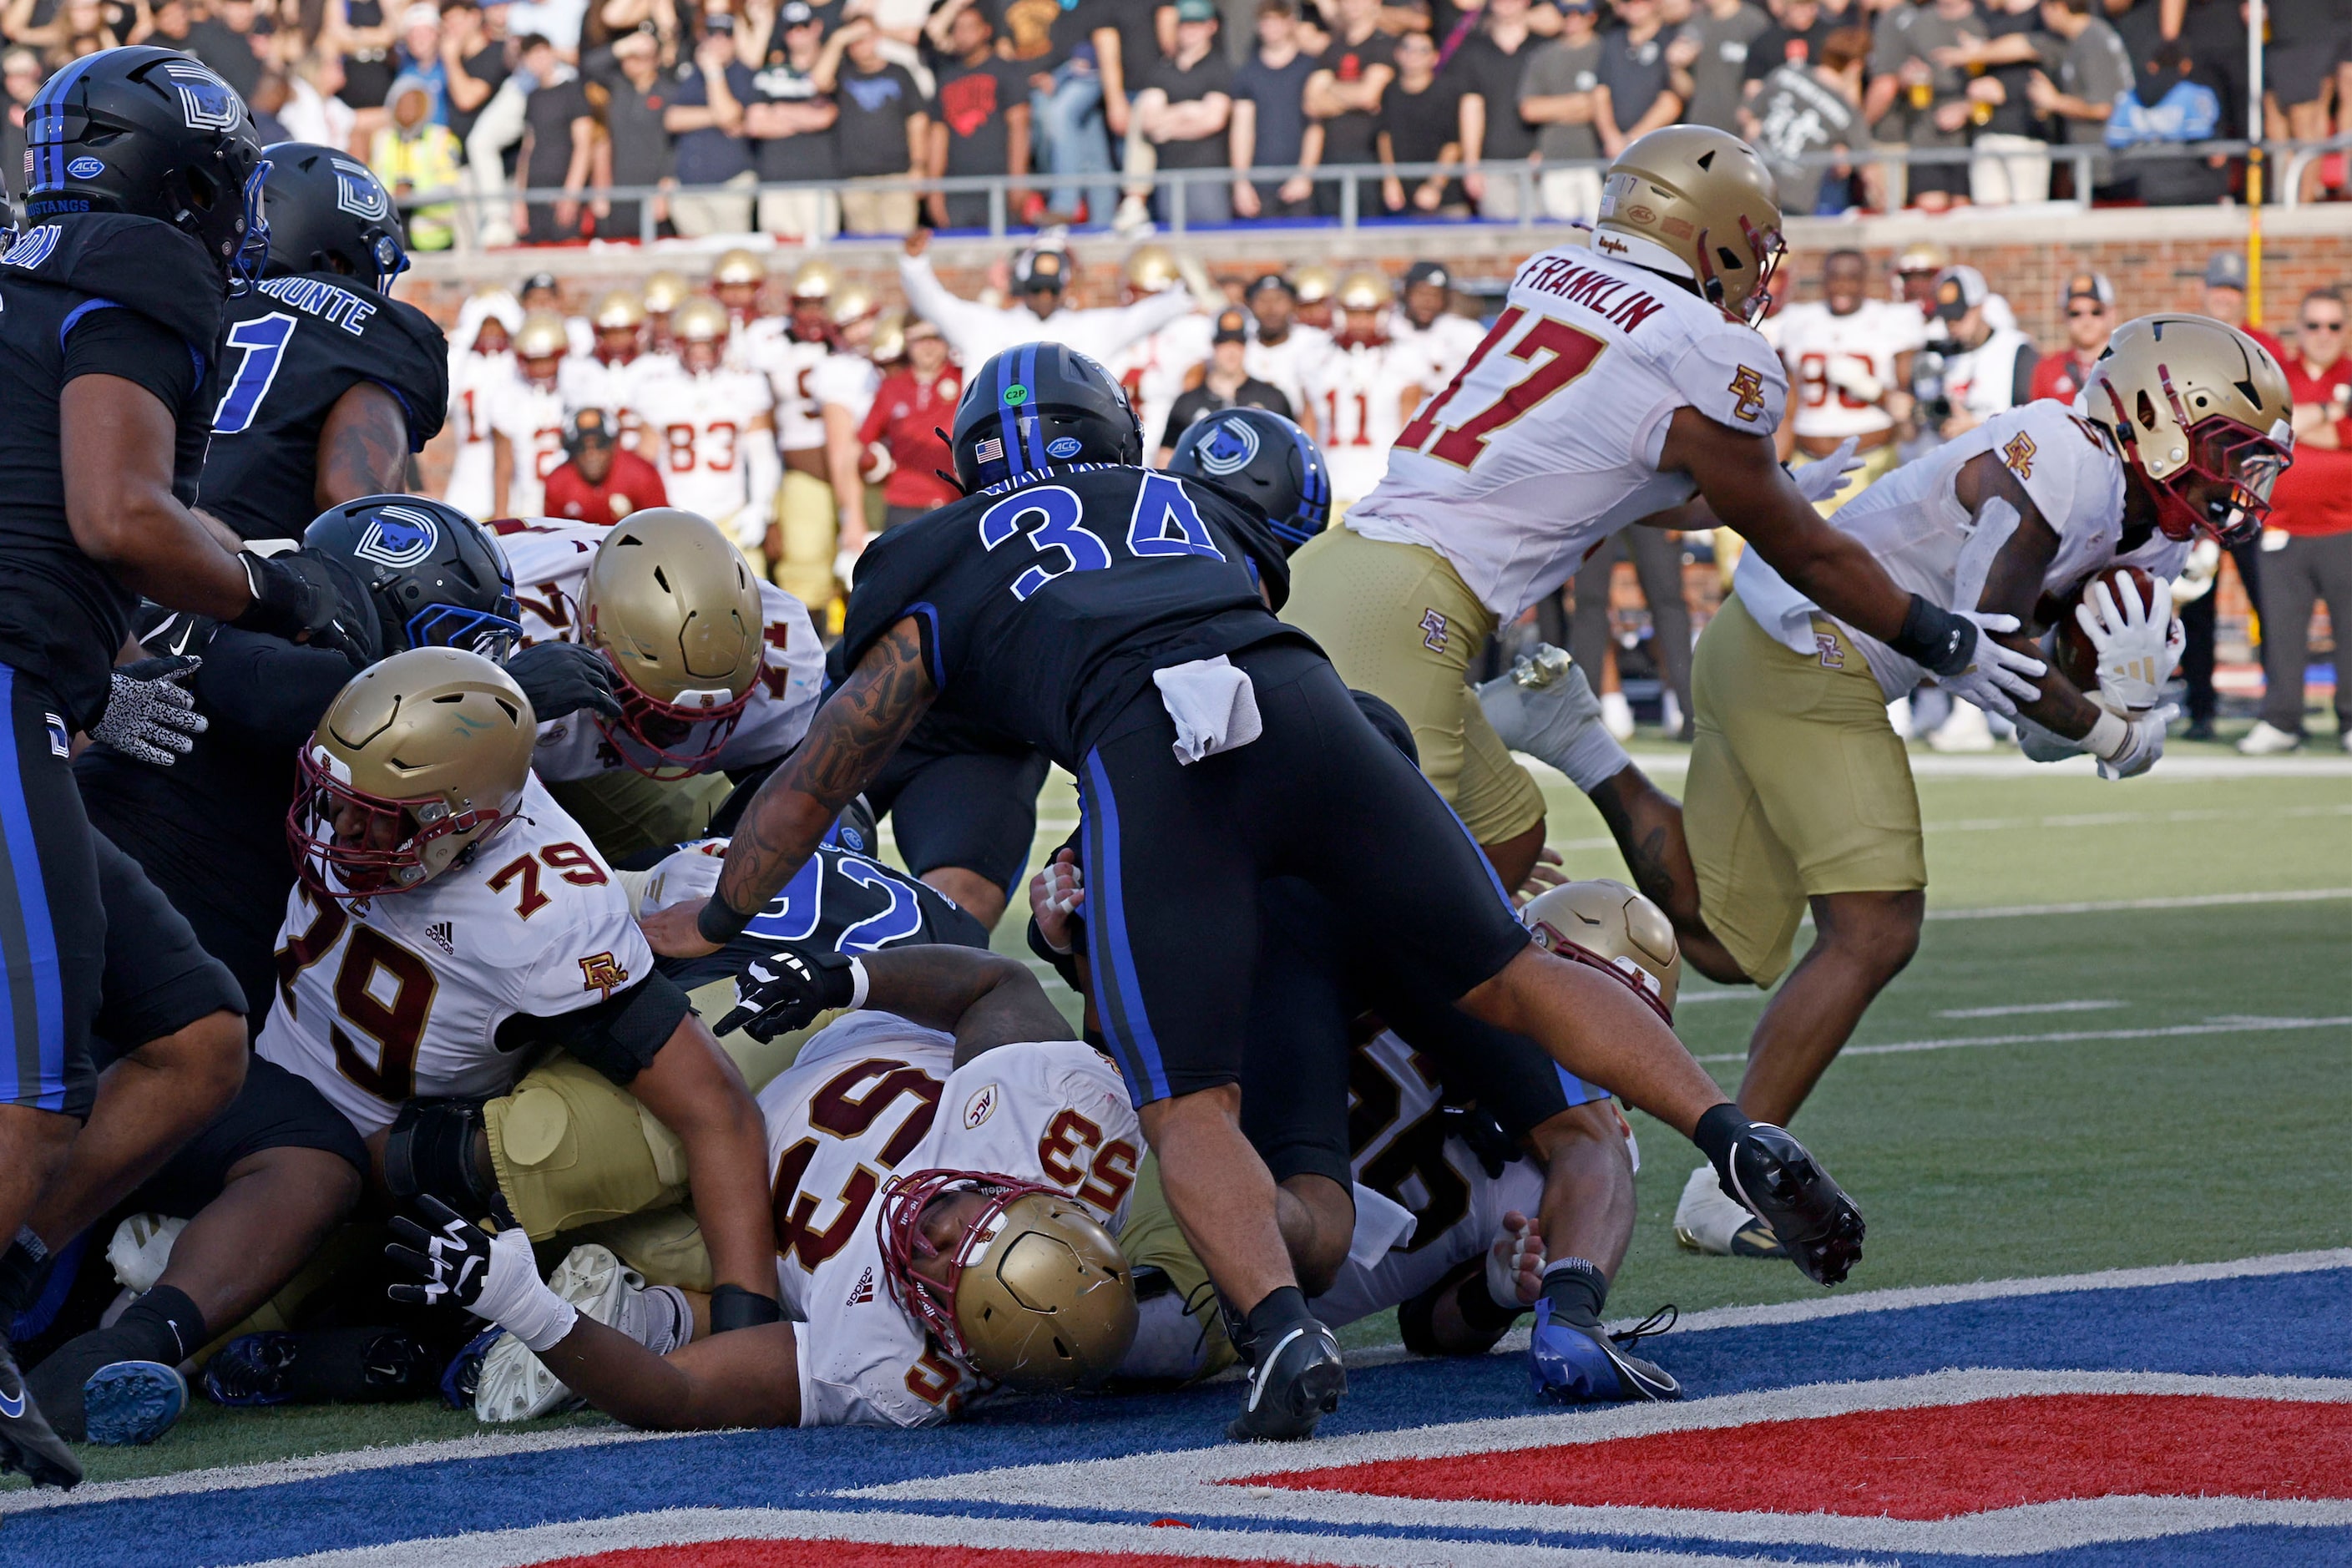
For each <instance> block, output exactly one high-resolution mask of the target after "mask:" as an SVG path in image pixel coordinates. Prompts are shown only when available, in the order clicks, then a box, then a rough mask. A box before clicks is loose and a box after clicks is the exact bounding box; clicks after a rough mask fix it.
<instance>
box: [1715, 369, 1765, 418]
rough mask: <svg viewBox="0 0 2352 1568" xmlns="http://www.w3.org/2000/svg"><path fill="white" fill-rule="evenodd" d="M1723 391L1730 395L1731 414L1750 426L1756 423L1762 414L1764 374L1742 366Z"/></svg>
mask: <svg viewBox="0 0 2352 1568" xmlns="http://www.w3.org/2000/svg"><path fill="white" fill-rule="evenodd" d="M1724 390H1725V391H1727V392H1728V393H1730V394H1731V396H1732V404H1731V412H1732V413H1734V414H1736V415H1738V416H1739V417H1740V418H1741V419H1744V420H1746V421H1747V422H1748V424H1750V425H1753V424H1754V423H1756V420H1757V417H1758V416H1759V415H1761V414H1762V413H1763V412H1764V373H1763V372H1762V371H1760V370H1750V369H1748V366H1746V365H1744V364H1743V365H1741V366H1740V367H1739V370H1738V374H1735V375H1733V376H1732V378H1731V384H1730V385H1729V386H1727V387H1726V388H1725V389H1724Z"/></svg>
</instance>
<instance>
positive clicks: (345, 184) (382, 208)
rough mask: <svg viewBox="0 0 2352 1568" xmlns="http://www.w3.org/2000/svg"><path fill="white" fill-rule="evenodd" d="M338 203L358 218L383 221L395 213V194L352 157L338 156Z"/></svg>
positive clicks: (336, 179) (336, 202)
mask: <svg viewBox="0 0 2352 1568" xmlns="http://www.w3.org/2000/svg"><path fill="white" fill-rule="evenodd" d="M334 167H335V205H337V206H339V207H341V208H342V209H343V210H344V211H345V212H347V213H349V214H351V215H352V216H353V217H356V218H366V219H370V220H372V221H374V222H378V223H381V222H382V221H383V219H385V218H388V217H390V216H392V196H391V194H390V193H389V192H387V191H386V190H385V189H384V188H383V181H381V180H379V179H377V178H376V177H375V175H374V174H372V173H371V172H370V171H368V170H367V169H366V168H364V167H362V165H360V164H358V163H352V161H351V160H350V159H349V158H337V159H336V160H335V161H334Z"/></svg>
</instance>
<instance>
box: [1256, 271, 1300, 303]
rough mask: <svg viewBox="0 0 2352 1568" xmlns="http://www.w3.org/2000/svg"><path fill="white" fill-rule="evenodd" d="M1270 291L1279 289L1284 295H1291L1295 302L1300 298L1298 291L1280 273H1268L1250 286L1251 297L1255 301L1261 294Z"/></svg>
mask: <svg viewBox="0 0 2352 1568" xmlns="http://www.w3.org/2000/svg"><path fill="white" fill-rule="evenodd" d="M1267 289H1278V290H1279V291H1281V292H1282V293H1285V294H1287V295H1289V296H1290V297H1291V298H1292V299H1294V300H1296V299H1297V298H1298V290H1297V289H1294V288H1292V287H1291V286H1290V279H1287V278H1285V277H1284V276H1283V275H1282V274H1281V273H1279V272H1268V273H1265V274H1263V275H1261V276H1260V277H1259V279H1258V280H1257V281H1256V282H1255V283H1253V284H1251V285H1250V286H1249V297H1250V298H1251V299H1253V300H1255V299H1256V298H1257V297H1258V296H1259V295H1260V294H1263V293H1265V291H1266V290H1267Z"/></svg>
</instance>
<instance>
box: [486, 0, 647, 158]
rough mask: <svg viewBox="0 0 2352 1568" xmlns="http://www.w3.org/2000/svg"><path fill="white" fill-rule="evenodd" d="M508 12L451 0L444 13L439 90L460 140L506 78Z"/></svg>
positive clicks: (498, 7) (505, 7)
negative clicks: (486, 11)
mask: <svg viewBox="0 0 2352 1568" xmlns="http://www.w3.org/2000/svg"><path fill="white" fill-rule="evenodd" d="M508 10H509V7H508V6H506V5H494V6H492V7H491V8H490V10H489V12H488V13H485V12H484V11H483V10H482V8H481V6H479V5H477V4H475V0H450V4H449V5H448V7H447V8H446V10H444V11H443V12H442V13H441V90H442V92H443V94H444V96H445V99H446V102H447V104H448V110H449V113H448V121H447V123H448V126H449V130H450V132H452V133H453V134H455V135H456V136H457V140H458V141H460V142H463V141H465V140H466V139H467V137H469V136H471V135H472V134H473V133H474V126H475V125H476V123H477V122H478V121H480V119H481V115H482V110H484V109H486V108H488V105H489V101H490V99H491V96H492V95H493V94H495V93H496V92H497V91H498V89H499V83H500V82H502V81H504V80H506V79H507V40H506V25H507V12H508ZM491 16H495V17H496V18H497V19H496V20H495V21H492V20H490V17H491ZM663 144H664V145H665V146H667V138H666V137H665V138H664V139H663Z"/></svg>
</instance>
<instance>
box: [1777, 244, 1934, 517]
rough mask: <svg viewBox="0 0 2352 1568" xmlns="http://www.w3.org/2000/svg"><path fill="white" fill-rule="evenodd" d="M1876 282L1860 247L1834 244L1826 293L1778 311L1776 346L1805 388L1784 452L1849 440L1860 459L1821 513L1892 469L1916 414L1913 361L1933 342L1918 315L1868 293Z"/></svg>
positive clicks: (1827, 448) (1825, 453) (1826, 450)
mask: <svg viewBox="0 0 2352 1568" xmlns="http://www.w3.org/2000/svg"><path fill="white" fill-rule="evenodd" d="M1869 279H1870V262H1869V259H1868V258H1865V257H1864V255H1863V254H1862V252H1861V251H1859V250H1832V252H1830V254H1829V256H1828V258H1827V259H1825V260H1824V261H1823V262H1822V297H1821V298H1820V299H1819V300H1801V301H1800V302H1798V303H1796V304H1793V305H1790V307H1789V308H1788V309H1787V310H1782V311H1781V312H1780V314H1779V315H1778V316H1776V317H1775V318H1773V319H1774V320H1775V321H1777V322H1779V324H1780V331H1779V334H1778V336H1777V338H1776V340H1775V342H1774V345H1773V346H1774V347H1776V348H1778V349H1779V350H1780V360H1781V363H1783V364H1785V365H1786V366H1787V367H1788V373H1789V378H1790V381H1791V382H1792V383H1793V384H1795V385H1796V387H1797V389H1798V390H1797V405H1796V407H1795V408H1794V409H1793V410H1792V411H1791V412H1790V416H1789V417H1788V418H1787V419H1786V420H1784V421H1783V422H1782V423H1781V426H1780V432H1781V434H1780V449H1781V456H1783V457H1786V456H1788V455H1789V454H1790V452H1792V451H1797V452H1802V453H1804V454H1805V456H1806V457H1808V458H1826V457H1829V456H1830V455H1831V454H1832V453H1833V452H1835V451H1836V450H1837V449H1838V447H1839V445H1840V444H1841V443H1842V442H1843V441H1845V440H1847V439H1848V438H1851V439H1852V440H1853V444H1854V453H1855V455H1856V456H1858V457H1860V458H1861V459H1862V467H1861V468H1859V469H1857V470H1856V471H1855V473H1854V476H1853V482H1852V483H1850V484H1848V485H1847V486H1846V487H1845V489H1843V490H1841V491H1839V492H1838V493H1837V494H1836V495H1834V496H1832V497H1830V498H1829V499H1828V500H1823V501H1822V502H1821V503H1820V510H1821V513H1822V516H1823V517H1828V516H1830V515H1832V513H1834V512H1835V511H1836V510H1837V509H1838V508H1840V507H1842V506H1843V505H1845V503H1846V502H1847V501H1850V500H1853V498H1854V497H1855V496H1857V495H1860V494H1861V493H1862V490H1863V488H1864V486H1866V485H1869V484H1872V483H1874V481H1875V480H1877V479H1878V478H1879V477H1880V476H1881V475H1883V474H1885V472H1886V471H1887V470H1888V469H1890V468H1893V467H1894V466H1895V457H1896V450H1895V436H1896V434H1897V430H1898V426H1901V425H1902V423H1903V422H1904V421H1905V420H1906V418H1908V417H1909V416H1910V411H1911V394H1910V390H1909V388H1910V385H1911V366H1912V362H1913V360H1914V359H1916V357H1917V354H1918V351H1919V347H1920V345H1921V344H1922V343H1923V342H1925V341H1926V340H1925V336H1924V334H1923V333H1922V331H1921V323H1920V321H1919V315H1918V312H1917V311H1916V310H1913V309H1912V308H1911V307H1910V306H1909V305H1907V304H1905V303H1903V302H1901V301H1899V300H1873V299H1870V298H1869V297H1868V288H1869Z"/></svg>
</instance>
